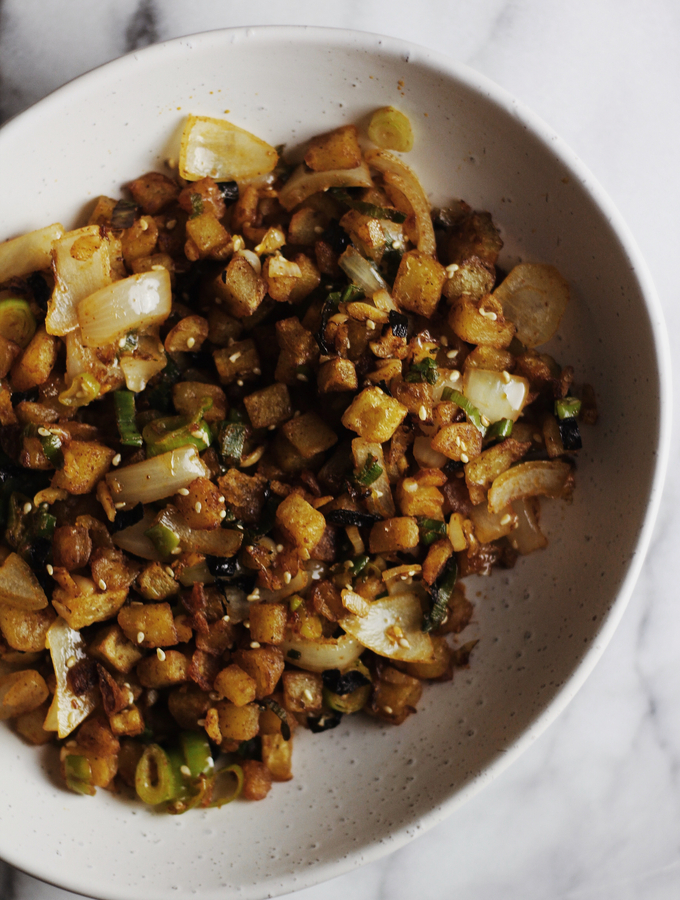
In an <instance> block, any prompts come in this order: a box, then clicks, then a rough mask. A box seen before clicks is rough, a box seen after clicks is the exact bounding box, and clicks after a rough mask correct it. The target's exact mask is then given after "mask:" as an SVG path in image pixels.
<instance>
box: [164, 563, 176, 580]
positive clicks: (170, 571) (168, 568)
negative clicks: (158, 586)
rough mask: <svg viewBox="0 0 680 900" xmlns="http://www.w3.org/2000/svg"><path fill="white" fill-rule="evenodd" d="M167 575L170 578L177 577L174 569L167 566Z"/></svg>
mask: <svg viewBox="0 0 680 900" xmlns="http://www.w3.org/2000/svg"><path fill="white" fill-rule="evenodd" d="M165 574H166V575H168V576H169V577H170V578H174V577H175V573H174V572H173V571H172V569H171V568H170V566H166V567H165Z"/></svg>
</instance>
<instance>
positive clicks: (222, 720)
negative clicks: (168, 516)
mask: <svg viewBox="0 0 680 900" xmlns="http://www.w3.org/2000/svg"><path fill="white" fill-rule="evenodd" d="M215 709H216V710H217V714H218V716H219V727H220V733H221V735H222V739H223V740H229V741H239V742H240V741H249V740H250V739H251V738H254V737H255V736H256V735H257V733H258V731H259V728H260V707H259V706H258V705H257V704H256V703H248V704H246V705H245V706H235V705H234V704H233V703H230V702H229V701H228V700H218V702H217V703H216V704H215Z"/></svg>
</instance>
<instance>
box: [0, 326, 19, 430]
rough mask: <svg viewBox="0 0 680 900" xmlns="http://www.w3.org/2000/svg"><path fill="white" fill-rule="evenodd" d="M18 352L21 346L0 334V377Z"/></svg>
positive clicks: (7, 369) (2, 376)
mask: <svg viewBox="0 0 680 900" xmlns="http://www.w3.org/2000/svg"><path fill="white" fill-rule="evenodd" d="M20 353H21V347H20V346H19V345H18V344H15V343H14V341H9V340H8V339H7V338H6V337H3V336H2V335H0V378H4V377H5V376H6V375H7V373H8V372H9V370H10V369H11V368H12V364H13V363H14V360H15V359H16V358H17V357H18V356H19V354H20ZM3 424H4V423H3Z"/></svg>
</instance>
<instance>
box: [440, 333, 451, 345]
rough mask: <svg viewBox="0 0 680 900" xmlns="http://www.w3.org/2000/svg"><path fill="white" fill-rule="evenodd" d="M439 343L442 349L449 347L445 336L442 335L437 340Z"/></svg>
mask: <svg viewBox="0 0 680 900" xmlns="http://www.w3.org/2000/svg"><path fill="white" fill-rule="evenodd" d="M439 343H440V344H441V345H442V347H448V346H449V339H448V338H447V336H446V335H445V334H443V335H442V336H441V337H440V338H439Z"/></svg>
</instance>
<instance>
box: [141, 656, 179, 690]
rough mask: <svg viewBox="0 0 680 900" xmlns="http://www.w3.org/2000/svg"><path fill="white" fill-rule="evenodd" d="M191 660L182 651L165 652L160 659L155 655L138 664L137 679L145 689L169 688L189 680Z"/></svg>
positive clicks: (146, 657)
mask: <svg viewBox="0 0 680 900" xmlns="http://www.w3.org/2000/svg"><path fill="white" fill-rule="evenodd" d="M189 665H190V663H189V660H188V658H187V657H186V656H185V654H184V653H182V652H181V651H180V650H165V651H164V653H163V658H162V659H160V658H159V657H158V656H157V655H156V654H155V653H153V654H152V655H151V656H145V657H144V659H143V660H141V661H140V662H139V663H138V664H137V669H136V671H137V677H138V678H139V681H140V683H141V684H142V685H143V686H144V687H145V688H156V689H160V688H167V687H173V686H174V685H177V684H184V682H185V681H188V680H189Z"/></svg>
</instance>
